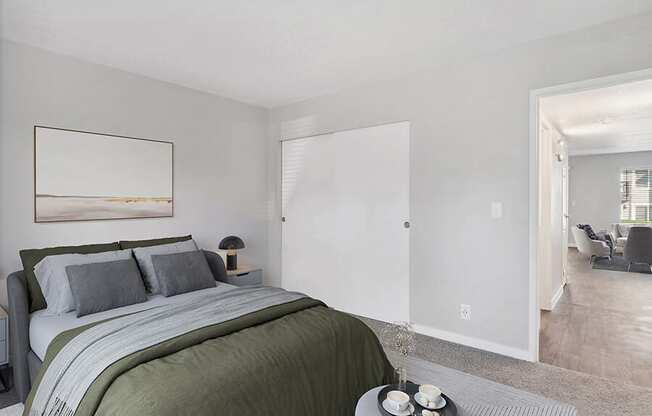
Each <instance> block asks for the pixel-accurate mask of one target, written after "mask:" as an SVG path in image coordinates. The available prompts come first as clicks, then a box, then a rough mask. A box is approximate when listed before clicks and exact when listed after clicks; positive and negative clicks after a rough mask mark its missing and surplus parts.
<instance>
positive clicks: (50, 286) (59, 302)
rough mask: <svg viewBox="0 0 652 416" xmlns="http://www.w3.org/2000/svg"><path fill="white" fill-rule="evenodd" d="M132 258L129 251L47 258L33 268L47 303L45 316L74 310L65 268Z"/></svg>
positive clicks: (59, 255) (62, 255)
mask: <svg viewBox="0 0 652 416" xmlns="http://www.w3.org/2000/svg"><path fill="white" fill-rule="evenodd" d="M131 258H133V257H132V256H131V250H117V251H107V252H104V253H95V254H75V253H71V254H58V255H54V256H47V257H45V258H44V259H43V260H41V261H40V262H39V263H38V264H37V265H36V266H34V274H35V275H36V279H37V280H38V283H39V285H40V286H41V290H42V291H43V295H44V296H45V299H46V301H47V303H48V305H47V309H46V311H45V314H47V315H60V314H62V313H65V312H70V311H72V310H74V309H75V301H74V299H73V297H72V292H71V291H70V283H69V282H68V274H67V273H66V267H67V266H74V265H78V264H89V263H104V262H107V261H117V260H127V259H131Z"/></svg>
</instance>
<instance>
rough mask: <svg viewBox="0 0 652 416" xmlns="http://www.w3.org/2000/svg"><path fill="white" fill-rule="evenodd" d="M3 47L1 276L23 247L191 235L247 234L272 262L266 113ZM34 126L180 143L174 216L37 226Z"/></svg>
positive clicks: (253, 249) (212, 244) (211, 238)
mask: <svg viewBox="0 0 652 416" xmlns="http://www.w3.org/2000/svg"><path fill="white" fill-rule="evenodd" d="M1 48H2V53H1V55H0V56H1V66H0V72H1V75H0V85H1V88H2V90H1V91H0V139H1V142H0V200H1V201H2V204H1V205H0V276H3V279H4V276H6V275H7V274H8V273H10V272H12V271H14V270H16V269H20V268H22V267H21V265H20V259H19V257H18V250H19V249H21V248H36V247H44V246H51V245H63V244H83V243H91V242H107V241H116V240H118V239H136V238H146V237H157V236H168V235H179V234H183V233H192V234H193V235H194V236H195V238H196V240H197V241H198V243H199V244H200V245H201V246H203V247H206V248H217V245H218V243H219V239H220V238H221V237H224V236H225V235H228V234H231V233H233V234H237V235H240V236H241V237H242V238H243V239H244V240H245V243H246V245H247V248H246V250H245V251H244V253H245V256H248V257H249V258H250V260H251V261H252V262H254V263H256V264H260V265H263V266H264V263H265V261H266V256H267V246H266V244H267V208H266V190H267V182H266V175H267V171H266V166H267V164H266V160H267V159H266V158H267V149H266V147H267V140H266V128H267V110H264V109H261V108H257V107H252V106H250V105H245V104H241V103H238V102H235V101H232V100H227V99H223V98H220V97H217V96H214V95H210V94H205V93H202V92H198V91H194V90H191V89H187V88H182V87H178V86H174V85H172V84H168V83H164V82H159V81H155V80H152V79H149V78H145V77H142V76H137V75H133V74H129V73H126V72H122V71H118V70H114V69H110V68H107V67H103V66H99V65H93V64H89V63H85V62H81V61H78V60H75V59H72V58H69V57H65V56H60V55H55V54H52V53H49V52H46V51H43V50H39V49H35V48H32V47H27V46H22V45H18V44H15V43H11V42H4V41H3V42H2V43H1ZM34 124H43V125H48V126H56V127H64V128H71V129H80V130H89V131H95V132H102V133H113V134H118V135H127V136H135V137H143V138H153V139H162V140H170V141H173V142H174V162H175V163H174V165H175V166H174V181H175V183H174V203H175V207H174V217H173V218H163V219H146V220H142V219H138V220H111V221H91V222H67V223H52V224H43V223H41V224H35V223H34V220H33V215H34V212H33V210H34V208H33V204H34V202H33V201H34V200H33V198H34V189H33V186H34V185H33V181H34V177H33V172H34V166H33V126H34ZM71 163H74V161H71ZM0 288H1V289H0V303H1V304H3V305H6V286H5V284H0Z"/></svg>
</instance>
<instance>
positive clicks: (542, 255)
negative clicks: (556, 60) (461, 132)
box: [530, 70, 652, 387]
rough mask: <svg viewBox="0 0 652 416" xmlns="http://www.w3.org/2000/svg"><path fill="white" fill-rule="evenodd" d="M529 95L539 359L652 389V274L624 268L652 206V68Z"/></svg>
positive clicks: (533, 301) (534, 336)
mask: <svg viewBox="0 0 652 416" xmlns="http://www.w3.org/2000/svg"><path fill="white" fill-rule="evenodd" d="M530 98H531V102H530V104H531V105H530V110H531V118H530V123H531V124H530V134H531V137H530V139H531V142H530V143H531V159H530V161H531V170H530V173H531V182H530V183H531V186H533V187H534V189H533V190H532V192H531V194H530V197H531V210H530V227H531V246H530V282H531V287H530V314H531V315H530V318H531V324H530V325H531V326H530V330H531V332H530V336H531V341H530V348H531V352H532V358H533V360H535V361H542V362H546V363H548V364H552V365H556V366H560V367H564V368H568V369H571V370H576V371H580V372H585V373H589V374H594V375H598V376H601V377H606V378H611V379H614V380H618V381H621V382H626V383H630V384H637V385H641V386H645V387H652V377H650V374H649V371H641V369H645V368H647V369H649V367H650V365H652V362H651V361H650V360H648V359H647V358H646V357H649V356H650V354H652V347H651V345H652V319H651V318H652V316H651V315H650V308H651V307H652V304H650V300H649V299H652V274H650V267H649V266H644V267H643V269H645V268H646V267H647V272H646V271H645V270H631V271H630V270H628V269H627V267H623V262H625V261H626V259H627V257H628V256H625V255H624V253H623V248H624V247H625V244H626V242H628V239H627V237H626V235H625V236H624V237H623V235H624V234H627V230H629V229H630V228H631V226H632V225H634V226H637V227H639V226H645V225H647V224H645V221H643V222H642V224H633V223H634V222H641V221H638V220H636V221H635V220H633V219H632V216H634V217H636V215H638V214H637V210H636V209H634V208H633V207H634V205H635V206H637V207H638V206H646V207H648V208H646V209H642V208H641V209H638V211H640V213H644V212H649V211H650V208H649V207H652V192H650V191H649V190H652V180H650V176H652V175H651V172H652V140H645V139H644V137H643V136H645V135H647V136H649V137H650V138H652V70H645V71H639V72H635V73H627V74H622V75H617V76H612V77H606V78H600V79H594V80H589V81H583V82H578V83H573V84H567V85H562V86H557V87H552V88H546V89H543V90H536V91H532V92H531V97H530ZM641 133H644V134H641ZM639 188H640V189H639ZM643 188H645V189H643ZM646 190H647V191H646ZM634 191H636V192H634ZM638 191H640V192H639V193H638V194H637V192H638ZM639 194H640V195H639ZM639 196H640V198H639ZM637 198H638V199H637ZM645 219H646V220H647V222H652V221H650V218H649V215H648V217H647V218H645ZM619 229H622V230H624V231H623V232H622V233H619V232H618V230H619ZM614 230H615V232H614ZM571 231H572V232H571ZM587 241H588V243H585V242H587ZM630 243H631V242H630ZM632 244H633V243H632ZM587 247H588V248H587ZM557 248H561V249H560V250H557ZM650 250H652V247H650ZM632 253H633V251H632ZM646 273H647V274H646ZM540 311H542V312H540ZM646 374H647V375H646Z"/></svg>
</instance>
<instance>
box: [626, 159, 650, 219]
mask: <svg viewBox="0 0 652 416" xmlns="http://www.w3.org/2000/svg"><path fill="white" fill-rule="evenodd" d="M620 220H621V221H623V222H649V221H652V169H624V170H623V171H622V172H621V173H620Z"/></svg>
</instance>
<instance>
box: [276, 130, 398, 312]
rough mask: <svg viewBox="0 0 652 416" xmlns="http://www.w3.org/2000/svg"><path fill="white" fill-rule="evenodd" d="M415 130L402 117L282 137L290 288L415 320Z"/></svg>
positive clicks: (286, 283) (353, 308)
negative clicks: (412, 147)
mask: <svg viewBox="0 0 652 416" xmlns="http://www.w3.org/2000/svg"><path fill="white" fill-rule="evenodd" d="M409 137H410V124H409V123H408V122H402V123H395V124H388V125H383V126H377V127H370V128H364V129H357V130H347V131H343V132H338V133H333V134H327V135H321V136H315V137H309V138H303V139H295V140H288V141H284V142H283V143H282V147H283V150H282V152H283V156H282V157H283V161H282V163H283V175H282V186H281V188H282V215H283V218H284V222H283V223H282V224H283V225H282V227H283V232H282V239H283V241H282V282H283V287H284V288H286V289H290V290H297V291H301V292H304V293H306V294H308V295H310V296H312V297H314V298H317V299H321V300H323V301H324V302H326V303H327V304H328V305H329V306H332V307H334V308H336V309H339V310H342V311H345V312H350V313H354V314H358V315H362V316H367V317H370V318H375V319H380V320H384V321H407V320H409V293H410V292H409V291H410V287H409V268H410V267H409V222H408V221H409Z"/></svg>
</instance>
